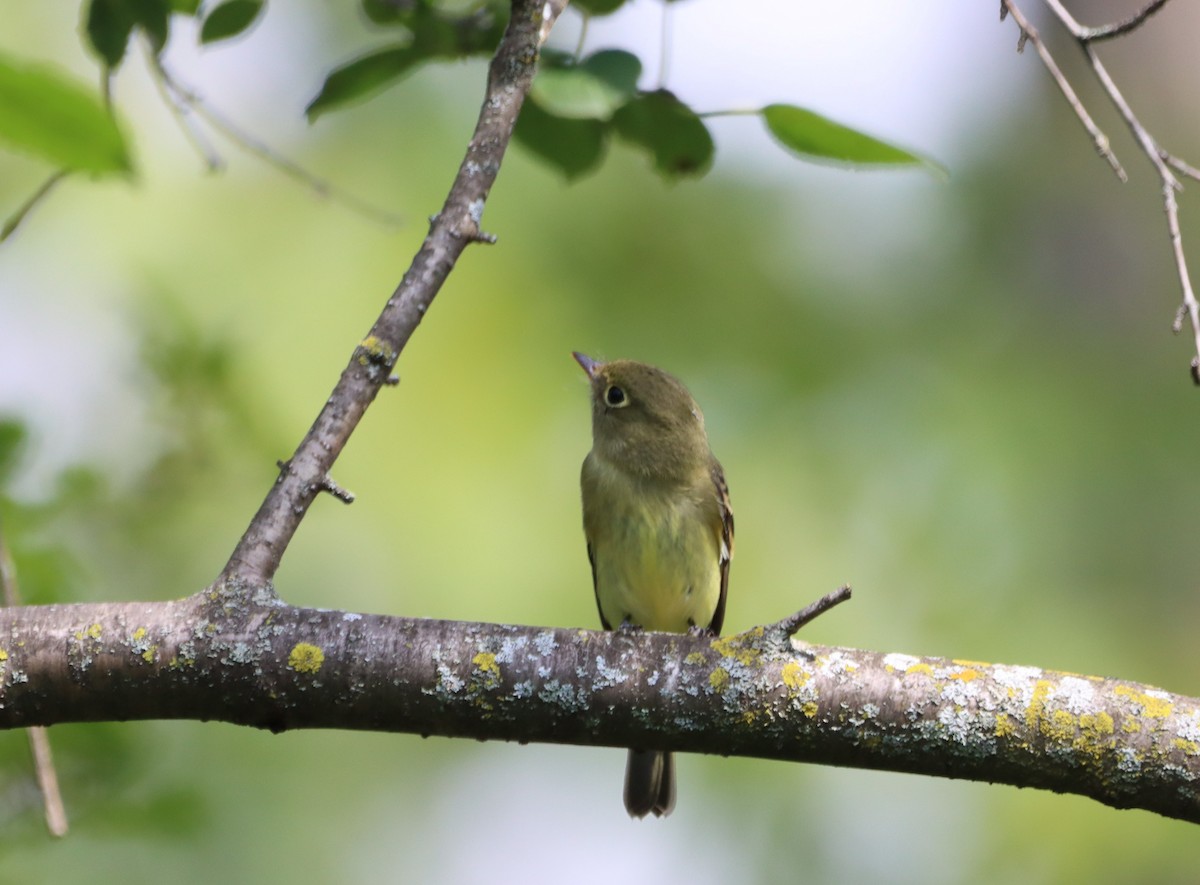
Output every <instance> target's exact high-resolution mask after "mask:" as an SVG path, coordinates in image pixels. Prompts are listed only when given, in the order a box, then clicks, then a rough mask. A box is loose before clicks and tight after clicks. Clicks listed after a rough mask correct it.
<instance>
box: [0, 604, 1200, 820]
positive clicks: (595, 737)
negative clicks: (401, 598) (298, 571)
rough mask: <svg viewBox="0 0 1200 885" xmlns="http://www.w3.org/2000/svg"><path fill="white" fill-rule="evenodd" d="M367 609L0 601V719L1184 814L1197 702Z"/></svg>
mask: <svg viewBox="0 0 1200 885" xmlns="http://www.w3.org/2000/svg"><path fill="white" fill-rule="evenodd" d="M786 632H787V631H786V629H781V628H780V626H779V625H772V626H769V627H760V628H756V629H754V630H750V631H747V632H746V633H742V634H739V635H737V636H730V637H725V638H721V639H713V638H708V637H701V636H690V635H675V634H664V633H632V632H615V633H606V632H598V631H592V630H572V629H564V628H540V627H514V626H501V625H496V624H477V623H465V622H455V621H434V620H419V619H411V618H398V617H384V616H380V615H365V614H356V613H351V612H342V611H329V610H316V609H305V608H295V607H292V606H288V605H286V604H284V603H283V602H281V601H280V600H279V599H278V598H276V597H275V596H274V595H273V594H272V593H271V592H270V591H269V590H261V589H258V590H255V589H252V588H246V587H241V586H237V585H231V586H218V587H216V588H214V589H210V590H208V591H205V592H204V593H202V594H198V595H196V596H192V597H189V598H187V599H182V600H177V601H173V602H158V603H121V604H109V603H106V604H95V605H66V606H31V607H23V608H15V609H8V610H3V611H0V727H6V728H14V727H19V726H27V725H35V724H45V725H49V724H53V723H59V722H84V721H99V720H122V719H199V720H207V719H217V720H222V721H226V722H233V723H238V724H242V725H252V726H256V727H259V728H268V729H271V730H273V731H283V730H286V729H293V728H350V729H371V730H378V731H396V732H412V733H416V734H423V735H429V734H436V735H445V736H450V737H469V738H476V739H502V740H519V741H542V742H554V743H568V744H581V745H605V746H631V745H632V746H639V747H644V748H646V749H672V750H684V751H690V752H699V753H719V754H724V755H746V756H759V757H765V758H772V759H783V760H791V761H801V762H817V763H825V764H833V765H846V766H854V767H860V768H877V769H889V770H893V771H906V772H913V773H920V774H932V775H938V776H942V777H956V778H968V779H973V780H985V781H991V782H1000V783H1008V784H1013V785H1017V786H1027V787H1040V788H1044V789H1050V790H1055V791H1058V792H1072V793H1080V794H1083V795H1086V796H1091V797H1092V798H1094V799H1097V800H1099V801H1100V802H1103V803H1105V804H1108V805H1112V806H1115V807H1118V808H1127V807H1128V808H1145V809H1148V810H1151V811H1156V812H1159V813H1161V814H1164V815H1168V816H1170V817H1177V818H1181V819H1184V820H1190V821H1195V822H1200V701H1197V700H1196V699H1194V698H1187V697H1182V696H1179V695H1173V694H1169V693H1167V692H1164V691H1160V690H1158V689H1154V688H1150V687H1147V686H1144V685H1137V684H1134V683H1129V682H1122V681H1119V680H1111V679H1100V678H1097V677H1088V676H1078V675H1072V674H1066V673H1057V672H1052V671H1046V670H1040V669H1037V668H1034V667H1013V666H1006V665H1001V664H980V663H974V662H967V661H950V660H944V659H938V658H918V657H912V656H909V655H902V654H884V653H880V652H869V651H860V650H856V649H848V648H833V647H823V646H807V645H804V644H802V643H797V642H794V641H792V640H790V639H788V638H787V636H786Z"/></svg>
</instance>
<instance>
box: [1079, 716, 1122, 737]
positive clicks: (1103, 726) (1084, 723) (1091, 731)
mask: <svg viewBox="0 0 1200 885" xmlns="http://www.w3.org/2000/svg"><path fill="white" fill-rule="evenodd" d="M1079 730H1080V731H1081V732H1083V734H1084V735H1090V736H1092V737H1095V738H1102V737H1110V736H1112V734H1113V733H1115V732H1116V728H1115V727H1114V726H1113V718H1112V717H1111V716H1109V715H1108V714H1107V713H1105V712H1104V711H1103V710H1101V711H1100V712H1099V713H1094V714H1093V713H1084V714H1083V715H1082V716H1080V717H1079Z"/></svg>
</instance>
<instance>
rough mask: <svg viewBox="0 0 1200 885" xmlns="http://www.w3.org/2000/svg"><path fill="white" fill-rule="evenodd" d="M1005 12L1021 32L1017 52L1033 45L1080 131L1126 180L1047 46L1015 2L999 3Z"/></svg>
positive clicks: (1104, 137) (1107, 145) (1114, 170)
mask: <svg viewBox="0 0 1200 885" xmlns="http://www.w3.org/2000/svg"><path fill="white" fill-rule="evenodd" d="M1002 2H1003V3H1004V7H1005V9H1007V10H1008V11H1009V13H1010V14H1011V15H1012V17H1013V21H1015V22H1016V23H1017V27H1018V28H1020V29H1021V40H1020V42H1019V43H1018V51H1020V49H1021V47H1023V45H1024V43H1025V42H1026V41H1028V42H1030V43H1032V44H1033V46H1034V48H1035V49H1036V50H1037V53H1038V57H1039V58H1041V60H1042V64H1044V65H1045V66H1046V70H1047V71H1049V72H1050V76H1051V77H1052V78H1053V79H1054V82H1055V84H1056V85H1057V86H1058V88H1059V91H1060V92H1062V94H1063V97H1064V98H1066V100H1067V103H1068V104H1069V105H1070V106H1071V110H1073V111H1074V112H1075V116H1076V117H1078V118H1079V122H1080V123H1082V124H1083V128H1084V129H1086V130H1087V131H1088V135H1090V136H1091V137H1092V143H1093V144H1094V145H1095V146H1096V151H1097V153H1099V154H1100V156H1102V157H1103V158H1104V159H1105V160H1107V161H1108V165H1109V166H1111V167H1112V170H1113V172H1115V173H1116V175H1117V178H1119V179H1121V181H1123V182H1124V181H1128V180H1129V176H1128V175H1126V174H1125V170H1124V168H1122V166H1121V163H1120V161H1119V160H1118V159H1117V156H1116V154H1114V153H1113V151H1112V148H1111V147H1110V146H1109V143H1108V136H1107V135H1105V134H1104V132H1103V131H1102V130H1101V129H1100V127H1099V126H1097V125H1096V121H1095V120H1093V119H1092V115H1091V114H1089V113H1088V111H1087V108H1085V107H1084V106H1083V102H1082V101H1080V100H1079V96H1078V95H1076V94H1075V90H1074V89H1073V88H1072V87H1071V84H1070V83H1069V82H1068V81H1067V77H1066V75H1065V74H1063V72H1062V70H1061V69H1060V68H1059V67H1058V62H1056V61H1055V60H1054V56H1053V55H1051V54H1050V50H1049V49H1047V48H1046V44H1045V43H1043V42H1042V38H1041V37H1040V36H1039V35H1038V32H1037V29H1036V28H1034V26H1033V25H1032V24H1030V22H1029V19H1027V18H1025V16H1024V14H1023V13H1022V12H1021V10H1020V9H1018V8H1017V5H1016V3H1015V2H1014V0H1002Z"/></svg>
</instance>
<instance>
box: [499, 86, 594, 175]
mask: <svg viewBox="0 0 1200 885" xmlns="http://www.w3.org/2000/svg"><path fill="white" fill-rule="evenodd" d="M513 136H514V137H515V138H516V140H517V141H519V142H520V143H521V144H522V145H523V146H524V147H526V148H528V149H529V150H530V151H532V152H533V153H534V154H536V155H537V156H538V157H540V158H541V159H542V160H543V161H544V162H546V163H548V164H549V165H550V166H552V167H553V168H555V169H556V170H558V171H559V172H561V173H562V175H563V177H565V178H566V179H567V180H568V181H572V180H574V179H576V178H579V177H580V176H581V175H584V174H586V173H588V172H590V171H592V170H593V169H595V168H596V166H597V165H598V164H599V162H600V159H601V158H602V157H603V156H604V149H605V147H607V145H608V125H607V124H606V123H603V122H601V121H600V120H568V119H565V118H563V117H556V116H554V115H553V114H550V113H547V112H546V111H545V110H544V109H543V108H541V107H539V106H538V104H537V102H535V101H533V100H532V99H529V100H526V102H525V104H524V105H522V107H521V116H520V117H518V118H517V126H516V128H515V129H514V130H513Z"/></svg>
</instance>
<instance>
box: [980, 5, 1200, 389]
mask: <svg viewBox="0 0 1200 885" xmlns="http://www.w3.org/2000/svg"><path fill="white" fill-rule="evenodd" d="M1043 2H1044V3H1045V4H1046V7H1047V8H1048V9H1049V10H1050V11H1051V12H1052V13H1053V14H1054V16H1055V17H1056V18H1057V19H1058V21H1059V22H1060V23H1061V24H1062V26H1063V27H1064V28H1065V29H1066V30H1067V32H1068V33H1069V34H1070V35H1071V36H1072V37H1074V38H1075V42H1076V43H1077V44H1078V45H1079V48H1080V50H1081V51H1082V52H1083V54H1084V56H1085V57H1086V58H1087V60H1088V63H1089V64H1090V65H1091V66H1092V72H1093V73H1094V74H1095V76H1096V80H1097V82H1098V83H1099V84H1100V86H1101V87H1102V88H1103V89H1104V92H1105V94H1107V95H1108V98H1109V101H1110V102H1111V103H1112V105H1113V107H1114V108H1116V110H1117V112H1118V113H1119V114H1120V115H1121V119H1123V120H1124V121H1125V125H1126V126H1128V127H1129V131H1130V132H1131V133H1132V134H1133V137H1134V140H1135V141H1137V143H1138V146H1139V147H1141V149H1142V153H1144V154H1145V155H1146V158H1147V159H1148V160H1149V161H1150V163H1151V165H1153V166H1154V169H1155V171H1156V172H1157V173H1158V177H1159V181H1160V182H1161V184H1162V200H1163V211H1164V212H1165V213H1166V216H1167V235H1168V237H1169V239H1170V243H1171V252H1172V255H1173V256H1174V259H1175V272H1176V274H1177V276H1178V277H1179V285H1180V288H1181V289H1182V290H1183V303H1182V304H1181V306H1180V307H1179V310H1178V311H1177V312H1176V314H1175V321H1174V323H1173V326H1172V328H1173V329H1174V331H1175V332H1176V333H1178V332H1180V331H1182V330H1183V321H1184V318H1188V319H1190V320H1191V325H1192V337H1193V339H1194V346H1195V351H1196V355H1195V356H1194V357H1193V358H1192V361H1191V373H1192V380H1193V382H1195V383H1196V384H1197V385H1200V302H1197V300H1196V295H1195V292H1194V291H1193V289H1192V281H1191V274H1190V273H1189V271H1188V264H1187V256H1186V255H1185V253H1184V249H1183V235H1182V233H1181V230H1180V226H1179V200H1178V197H1177V195H1176V192H1177V191H1180V190H1182V189H1183V187H1182V185H1181V184H1180V183H1179V179H1178V178H1176V177H1175V174H1174V173H1173V172H1172V171H1171V170H1172V168H1174V169H1177V170H1179V171H1180V172H1181V173H1183V174H1185V175H1188V176H1189V177H1192V178H1200V175H1198V174H1197V170H1196V169H1195V168H1193V167H1192V166H1190V165H1189V164H1187V163H1185V162H1184V161H1183V160H1180V159H1179V158H1177V157H1175V156H1173V155H1172V154H1171V153H1169V152H1168V151H1167V150H1165V149H1164V148H1163V147H1162V146H1161V145H1159V143H1158V141H1157V140H1156V139H1155V138H1154V136H1153V135H1152V134H1151V133H1150V131H1149V130H1148V129H1146V127H1145V126H1143V125H1142V123H1141V121H1140V120H1138V118H1137V115H1136V114H1135V113H1134V112H1133V108H1132V107H1131V106H1130V104H1129V102H1128V101H1126V100H1125V96H1124V95H1122V94H1121V90H1120V89H1119V88H1118V86H1117V84H1116V81H1115V80H1113V78H1112V76H1111V75H1110V74H1109V72H1108V69H1107V68H1105V66H1104V64H1103V62H1101V61H1100V57H1099V56H1098V55H1097V54H1096V49H1095V46H1094V44H1095V43H1098V42H1100V41H1102V40H1108V39H1111V38H1114V37H1119V36H1123V35H1125V34H1129V33H1132V32H1133V31H1134V30H1136V29H1137V28H1138V27H1140V26H1141V25H1142V24H1144V23H1145V21H1146V20H1147V19H1148V18H1149V17H1150V16H1151V15H1153V14H1154V13H1156V12H1158V11H1159V10H1160V9H1161V8H1162V7H1163V6H1165V5H1166V2H1167V0H1151V2H1150V3H1148V4H1147V5H1146V6H1144V7H1143V8H1142V9H1140V10H1138V12H1137V13H1135V14H1134V15H1132V16H1130V17H1129V18H1127V19H1125V20H1123V21H1120V22H1117V23H1115V24H1111V25H1105V26H1103V27H1098V28H1089V27H1085V26H1084V25H1081V24H1080V23H1079V22H1078V21H1076V20H1075V17H1074V16H1072V15H1071V13H1070V12H1068V11H1067V9H1066V7H1065V6H1063V4H1062V2H1061V0H1043ZM1005 13H1011V14H1012V17H1013V20H1014V21H1016V23H1017V26H1018V27H1019V28H1020V29H1021V40H1022V43H1023V42H1024V41H1025V40H1028V41H1029V42H1031V43H1033V44H1034V46H1035V47H1037V50H1038V55H1039V56H1041V58H1042V62H1043V63H1044V64H1045V65H1046V68H1047V70H1049V71H1050V75H1051V76H1052V77H1053V78H1054V81H1055V83H1057V84H1058V87H1059V89H1060V90H1061V91H1062V93H1063V95H1064V96H1066V98H1067V101H1068V102H1069V103H1070V105H1071V107H1072V109H1073V110H1074V111H1075V113H1076V115H1077V116H1078V117H1079V119H1080V120H1081V121H1082V122H1083V124H1084V126H1085V127H1086V128H1087V130H1088V132H1089V133H1090V134H1091V136H1092V140H1093V141H1094V142H1095V144H1096V147H1097V149H1098V150H1099V151H1100V154H1101V155H1102V156H1103V157H1104V158H1105V159H1107V160H1108V162H1109V164H1110V165H1111V166H1112V167H1113V169H1114V170H1115V171H1116V172H1117V175H1118V176H1119V177H1120V178H1121V180H1122V181H1125V180H1126V176H1125V173H1124V170H1123V169H1121V167H1120V165H1119V164H1118V163H1117V161H1116V157H1115V156H1113V154H1112V151H1111V149H1110V148H1109V142H1108V136H1106V135H1105V134H1104V133H1103V131H1101V130H1100V129H1099V128H1098V127H1097V126H1096V124H1095V122H1094V121H1093V120H1092V118H1091V116H1090V115H1089V114H1088V112H1087V110H1086V109H1085V108H1084V106H1083V103H1082V102H1081V101H1080V100H1079V98H1078V96H1077V95H1076V94H1075V91H1074V89H1072V88H1071V85H1070V84H1069V83H1068V82H1067V79H1066V77H1065V76H1064V75H1063V73H1062V71H1061V69H1059V67H1058V65H1057V63H1056V62H1055V61H1054V59H1053V57H1052V56H1051V54H1050V51H1049V50H1048V49H1047V48H1046V46H1045V44H1044V43H1043V42H1042V40H1041V38H1040V37H1039V36H1038V33H1037V31H1036V30H1035V29H1034V28H1033V26H1032V25H1030V23H1029V20H1028V19H1026V18H1025V16H1024V15H1023V14H1022V13H1021V11H1020V9H1018V8H1017V5H1016V3H1015V0H1002V8H1001V18H1003V17H1004V14H1005Z"/></svg>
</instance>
